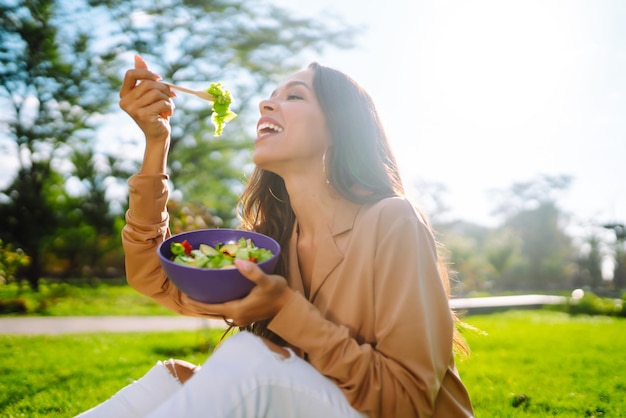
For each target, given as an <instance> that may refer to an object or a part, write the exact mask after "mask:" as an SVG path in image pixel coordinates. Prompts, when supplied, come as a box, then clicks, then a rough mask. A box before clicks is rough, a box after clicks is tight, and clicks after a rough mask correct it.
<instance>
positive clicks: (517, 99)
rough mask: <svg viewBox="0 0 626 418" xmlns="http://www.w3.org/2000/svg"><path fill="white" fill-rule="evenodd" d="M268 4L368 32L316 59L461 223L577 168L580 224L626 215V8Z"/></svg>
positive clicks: (1, 166) (355, 0)
mask: <svg viewBox="0 0 626 418" xmlns="http://www.w3.org/2000/svg"><path fill="white" fill-rule="evenodd" d="M268 1H273V2H274V3H275V4H278V5H281V6H283V7H285V8H287V9H293V10H294V13H295V14H296V15H300V16H304V17H316V16H322V17H323V16H324V13H326V12H328V11H330V12H333V13H334V14H337V15H340V16H344V19H345V22H346V23H347V24H351V25H365V26H366V29H367V32H366V33H365V34H364V36H363V37H362V38H360V39H359V43H360V46H359V47H357V48H355V49H353V50H349V51H339V52H336V51H331V52H329V53H328V54H326V55H325V56H321V57H316V59H317V60H319V61H321V62H322V63H324V64H327V65H330V66H333V67H336V68H338V69H340V70H343V71H345V72H346V73H348V74H350V75H351V76H352V77H353V78H355V79H356V80H357V81H358V82H360V83H361V84H362V85H363V86H364V87H365V88H366V89H367V90H368V91H369V92H370V94H371V95H372V96H373V98H374V100H375V101H376V103H377V105H378V108H379V111H380V112H381V114H382V117H383V120H384V121H385V125H386V128H387V131H388V133H389V135H390V137H391V139H392V142H393V146H394V148H395V150H396V154H397V155H398V157H399V162H400V165H401V168H402V170H403V173H404V177H405V182H406V184H407V186H412V185H413V184H415V183H416V182H418V181H421V182H430V183H441V184H443V185H445V186H446V187H447V189H448V192H447V194H446V195H444V200H445V203H446V204H447V205H448V206H450V207H451V213H450V217H451V218H460V219H463V220H467V221H473V222H478V223H481V224H484V225H493V224H494V223H495V219H494V218H493V217H491V216H490V212H491V210H492V209H493V206H492V204H491V202H490V200H489V198H488V194H487V193H488V191H489V190H492V189H499V190H503V189H507V188H508V187H509V186H510V185H511V184H512V183H514V182H526V181H530V180H532V179H534V178H535V177H536V176H538V175H540V174H550V175H560V174H567V175H571V176H573V177H574V183H573V185H572V187H571V189H570V191H569V192H568V193H567V195H566V196H565V199H564V200H563V201H562V202H561V206H562V208H563V209H564V210H566V211H568V212H570V213H572V215H573V216H574V219H575V220H576V221H578V222H579V223H581V224H585V223H590V222H594V223H600V224H601V223H604V222H607V221H619V222H625V221H626V186H625V183H626V24H624V22H626V2H624V1H622V0H588V1H587V0H562V1H557V0H522V1H510V0H493V1H484V0H473V1H467V0H436V1H434V0H433V1H424V0H402V1H400V0H388V1H386V2H382V3H381V2H369V1H363V0H342V1H336V0H316V1H314V2H313V1H310V0H268ZM0 154H2V155H0V173H1V174H0V180H3V183H6V181H5V180H8V178H7V177H5V176H6V173H7V171H12V170H10V169H11V168H13V167H14V165H15V162H14V160H12V159H11V158H9V155H6V154H5V153H4V152H0ZM3 186H4V184H3Z"/></svg>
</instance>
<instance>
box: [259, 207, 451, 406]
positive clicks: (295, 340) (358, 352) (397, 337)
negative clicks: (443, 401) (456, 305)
mask: <svg viewBox="0 0 626 418" xmlns="http://www.w3.org/2000/svg"><path fill="white" fill-rule="evenodd" d="M361 224H362V225H367V226H366V227H364V228H365V229H370V230H371V228H375V229H376V234H375V235H371V232H370V235H369V239H368V241H369V242H373V244H372V245H373V246H374V247H373V248H374V250H373V251H374V253H375V254H374V259H373V264H372V265H371V266H372V267H373V275H372V276H371V277H373V279H372V280H373V288H374V298H373V301H360V302H361V303H371V304H372V305H373V306H372V307H371V309H372V310H373V311H374V318H375V320H374V322H375V323H374V324H373V327H374V334H375V342H374V343H359V342H358V341H357V340H356V339H355V338H353V337H352V336H351V335H350V331H349V329H347V328H346V327H345V326H342V325H340V324H335V323H333V322H331V321H329V320H327V319H325V318H324V317H323V316H322V315H321V313H320V311H319V310H318V309H317V308H316V307H315V306H313V305H312V304H311V303H310V302H309V301H307V300H306V299H305V298H304V297H303V296H302V295H300V294H297V295H296V296H295V297H293V298H292V299H291V300H290V302H289V303H288V305H287V306H286V307H285V308H284V309H282V310H281V311H280V312H279V314H278V315H277V316H276V317H275V318H274V319H273V320H272V322H271V323H270V329H272V330H273V331H274V332H276V333H277V334H278V335H280V336H281V337H282V338H284V339H285V340H286V341H287V342H289V343H290V344H293V345H294V346H296V347H298V348H299V349H301V350H302V351H304V352H305V353H306V355H307V357H308V360H309V361H310V362H311V364H313V365H314V366H315V367H316V368H317V369H318V370H319V371H320V372H321V373H322V374H324V375H326V376H328V377H329V378H331V379H333V380H334V381H335V382H336V383H337V384H338V385H339V387H340V388H341V389H342V390H343V392H344V393H345V395H346V397H347V398H348V400H349V401H350V403H351V404H352V405H353V406H354V407H355V408H356V409H358V410H361V411H366V412H368V413H369V414H370V416H371V417H414V416H420V417H421V416H432V415H433V414H434V411H435V404H436V399H437V396H438V393H439V390H440V388H441V385H442V382H443V380H444V377H445V375H446V373H447V370H448V367H449V366H450V364H451V362H452V361H453V360H452V359H453V358H452V356H453V354H452V332H453V320H452V316H451V312H450V309H449V305H448V300H447V295H446V292H445V289H444V286H443V283H442V280H441V275H440V271H439V267H438V262H437V253H436V246H435V242H434V239H433V237H432V234H431V233H430V230H429V229H428V228H427V226H426V225H424V223H423V222H422V221H421V219H420V218H419V216H418V214H417V213H416V212H415V211H414V209H413V208H412V206H410V204H409V203H408V202H406V201H403V200H399V199H396V202H395V203H392V204H389V205H385V207H384V208H383V209H382V210H381V211H380V212H379V213H378V218H377V219H376V220H375V221H372V220H371V219H370V220H368V222H362V223H361ZM356 228H357V226H355V229H356ZM353 234H356V235H355V236H354V237H353V238H352V239H355V238H357V237H359V238H360V239H364V236H359V235H358V234H359V232H358V231H356V230H355V231H353ZM354 255H355V254H353V256H354ZM343 262H344V263H350V262H354V260H350V259H348V258H346V259H344V261H343ZM358 262H362V261H358ZM344 279H345V280H359V278H356V279H355V278H346V277H342V278H341V280H344ZM347 298H349V296H347ZM346 303H353V301H349V300H347V301H346ZM295 323H298V324H306V326H293V324H295Z"/></svg>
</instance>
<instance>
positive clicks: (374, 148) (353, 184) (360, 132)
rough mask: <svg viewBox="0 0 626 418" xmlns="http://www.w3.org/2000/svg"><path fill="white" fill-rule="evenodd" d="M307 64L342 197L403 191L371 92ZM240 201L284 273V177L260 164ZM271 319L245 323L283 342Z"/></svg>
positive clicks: (288, 225) (246, 223)
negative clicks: (276, 252) (269, 240)
mask: <svg viewBox="0 0 626 418" xmlns="http://www.w3.org/2000/svg"><path fill="white" fill-rule="evenodd" d="M308 68H309V69H310V70H312V71H313V91H314V92H315V95H316V97H317V100H318V102H319V104H320V107H321V109H322V113H323V114H324V117H325V119H326V123H327V128H328V132H329V133H330V146H329V148H328V150H327V151H326V154H325V158H324V164H325V173H326V180H327V181H328V182H329V183H330V184H331V185H332V186H333V188H334V189H335V190H336V191H337V192H338V193H339V194H340V195H341V196H342V197H343V198H344V199H346V200H349V201H351V202H354V203H358V204H368V203H373V202H376V201H379V200H381V199H384V198H386V197H391V196H404V194H405V193H404V187H403V185H402V180H401V177H400V170H399V168H398V165H397V163H396V159H395V157H394V155H393V152H392V150H391V147H390V146H389V141H388V139H387V135H386V133H385V130H384V129H383V125H382V123H381V121H380V118H379V116H378V112H377V110H376V107H375V106H374V103H373V101H372V99H371V97H370V96H369V94H367V92H366V91H365V90H363V89H362V88H361V87H360V86H359V85H358V84H357V83H356V82H355V81H354V80H353V79H351V78H350V77H348V76H347V75H346V74H344V73H342V72H340V71H337V70H335V69H333V68H330V67H326V66H323V65H320V64H318V63H316V62H314V63H311V64H310V65H309V66H308ZM320 163H321V162H320ZM237 207H238V211H237V213H238V217H239V219H240V221H241V224H242V227H243V228H244V229H249V230H254V231H257V232H260V233H262V234H266V235H269V236H271V237H273V238H274V239H275V240H277V241H278V242H279V244H280V246H281V249H282V252H281V261H280V262H279V265H278V266H277V268H276V274H280V275H282V276H286V274H287V270H288V264H289V240H290V238H291V234H292V231H293V226H294V223H295V215H294V213H293V209H292V207H291V204H290V201H289V194H288V193H287V189H286V188H285V183H284V181H283V179H282V178H281V177H280V176H278V175H277V174H274V173H272V172H269V171H266V170H263V169H261V168H258V167H256V168H255V169H254V171H253V172H252V175H251V176H250V178H249V180H248V184H247V186H246V189H245V190H244V192H243V193H242V195H241V196H240V198H239V202H238V205H237ZM424 219H426V218H425V217H424ZM439 267H440V272H441V275H442V280H443V282H444V286H445V287H446V290H447V291H448V292H449V279H448V274H447V269H446V268H445V266H444V265H443V263H442V262H441V260H440V266H439ZM267 322H268V321H261V322H259V323H255V324H253V325H252V326H250V327H248V328H247V329H248V330H250V331H252V332H254V333H256V334H258V335H262V336H264V337H266V338H269V339H271V340H273V341H275V342H277V343H279V344H280V343H284V342H283V341H281V340H280V338H279V337H277V336H276V335H274V334H273V333H271V332H269V331H268V330H267ZM455 343H456V344H457V346H458V347H460V348H461V350H463V349H464V348H465V347H466V346H465V345H464V343H463V341H462V339H461V338H460V336H459V335H458V334H457V333H456V332H455Z"/></svg>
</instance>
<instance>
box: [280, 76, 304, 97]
mask: <svg viewBox="0 0 626 418" xmlns="http://www.w3.org/2000/svg"><path fill="white" fill-rule="evenodd" d="M293 86H303V87H305V88H306V89H307V90H309V91H312V90H311V87H310V86H309V85H308V84H307V83H305V82H304V81H298V80H294V81H290V82H289V83H287V84H285V86H284V87H283V88H284V89H288V88H290V87H293ZM275 95H276V90H274V91H273V92H272V94H270V97H274V96H275Z"/></svg>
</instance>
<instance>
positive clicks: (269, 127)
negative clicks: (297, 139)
mask: <svg viewBox="0 0 626 418" xmlns="http://www.w3.org/2000/svg"><path fill="white" fill-rule="evenodd" d="M256 131H257V134H258V135H259V136H261V135H265V134H269V133H280V132H282V131H283V128H282V127H280V126H278V125H274V124H273V123H270V122H263V123H261V124H260V125H259V126H258V128H257V130H256Z"/></svg>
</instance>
